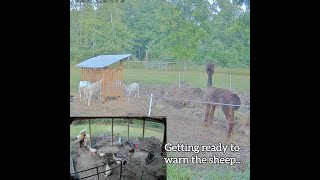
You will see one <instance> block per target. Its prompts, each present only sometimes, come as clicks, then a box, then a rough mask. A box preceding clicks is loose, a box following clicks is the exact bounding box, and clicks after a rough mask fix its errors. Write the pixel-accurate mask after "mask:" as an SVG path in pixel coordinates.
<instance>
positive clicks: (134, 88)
mask: <svg viewBox="0 0 320 180" xmlns="http://www.w3.org/2000/svg"><path fill="white" fill-rule="evenodd" d="M123 87H124V91H125V93H126V98H127V100H129V98H130V95H131V93H134V97H135V98H136V97H137V94H138V99H139V84H138V83H131V84H129V85H123Z"/></svg>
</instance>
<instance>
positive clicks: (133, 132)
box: [70, 123, 163, 141]
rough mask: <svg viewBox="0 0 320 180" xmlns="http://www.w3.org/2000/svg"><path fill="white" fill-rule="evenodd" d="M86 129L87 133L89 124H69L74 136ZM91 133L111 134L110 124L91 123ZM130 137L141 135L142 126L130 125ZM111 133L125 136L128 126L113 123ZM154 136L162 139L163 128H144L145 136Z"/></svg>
mask: <svg viewBox="0 0 320 180" xmlns="http://www.w3.org/2000/svg"><path fill="white" fill-rule="evenodd" d="M136 126H137V125H136ZM83 129H87V134H89V124H79V125H73V126H70V136H71V137H76V136H77V135H79V134H80V131H82V130H83ZM91 131H92V132H91V135H100V134H109V135H111V124H110V123H107V124H104V123H95V124H91ZM129 131H130V134H129V136H130V137H142V126H141V127H133V126H132V125H130V130H129ZM113 133H114V135H117V136H124V137H127V135H128V126H127V124H116V123H114V124H113ZM151 136H153V137H155V138H158V139H160V140H161V141H162V139H163V130H161V129H157V128H150V127H149V128H145V137H151Z"/></svg>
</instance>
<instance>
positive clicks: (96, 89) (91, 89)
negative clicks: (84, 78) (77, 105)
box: [84, 78, 103, 106]
mask: <svg viewBox="0 0 320 180" xmlns="http://www.w3.org/2000/svg"><path fill="white" fill-rule="evenodd" d="M102 81H103V78H102V79H101V80H100V81H97V82H95V83H93V84H91V85H89V86H88V87H86V88H85V89H84V91H85V101H86V102H87V103H88V106H90V102H91V98H92V96H93V95H98V99H101V98H102ZM86 102H85V103H86Z"/></svg>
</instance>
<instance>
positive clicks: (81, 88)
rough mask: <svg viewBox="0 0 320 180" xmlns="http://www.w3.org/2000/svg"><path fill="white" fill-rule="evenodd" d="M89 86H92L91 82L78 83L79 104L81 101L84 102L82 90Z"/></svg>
mask: <svg viewBox="0 0 320 180" xmlns="http://www.w3.org/2000/svg"><path fill="white" fill-rule="evenodd" d="M91 84H92V82H90V81H80V83H79V96H80V102H81V100H82V101H83V100H84V91H85V90H84V89H85V88H86V87H88V86H89V85H91Z"/></svg>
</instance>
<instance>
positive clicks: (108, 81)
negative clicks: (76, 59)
mask: <svg viewBox="0 0 320 180" xmlns="http://www.w3.org/2000/svg"><path fill="white" fill-rule="evenodd" d="M103 75H104V80H103V82H102V98H103V100H104V98H106V97H121V96H122V91H123V67H118V68H99V69H93V68H81V74H80V80H81V81H90V82H93V83H94V82H97V81H100V79H101V78H102V77H103Z"/></svg>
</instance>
